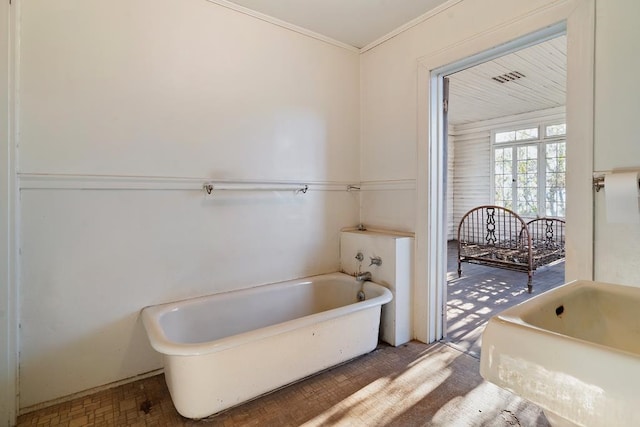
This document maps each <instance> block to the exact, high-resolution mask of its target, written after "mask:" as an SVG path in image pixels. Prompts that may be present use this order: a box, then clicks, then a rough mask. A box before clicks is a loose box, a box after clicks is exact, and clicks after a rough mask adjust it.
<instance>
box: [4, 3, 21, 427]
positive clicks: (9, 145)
mask: <svg viewBox="0 0 640 427" xmlns="http://www.w3.org/2000/svg"><path fill="white" fill-rule="evenodd" d="M11 3H13V4H11ZM11 3H10V2H6V1H5V2H3V3H2V5H1V6H0V21H1V22H3V23H4V24H6V25H0V28H2V33H1V34H0V80H2V83H1V84H0V103H1V105H0V129H1V131H0V170H1V171H2V172H1V173H0V218H1V221H0V223H1V225H0V425H3V426H5V425H6V426H12V425H15V424H16V421H17V412H18V363H19V361H18V273H17V271H18V250H17V248H18V245H17V237H16V236H17V229H18V227H17V225H16V224H17V219H16V218H17V207H18V200H19V199H18V190H17V175H16V167H17V163H16V151H17V149H16V135H17V132H16V101H15V99H16V83H15V82H16V69H17V68H16V67H17V66H16V64H17V60H16V57H17V45H18V43H17V40H16V38H17V34H18V29H17V22H18V19H17V14H18V12H17V7H18V4H17V2H15V1H14V2H11Z"/></svg>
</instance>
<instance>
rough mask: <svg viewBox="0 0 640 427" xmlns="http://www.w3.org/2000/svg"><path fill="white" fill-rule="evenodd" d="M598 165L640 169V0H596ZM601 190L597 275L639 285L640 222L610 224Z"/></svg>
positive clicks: (597, 167)
mask: <svg viewBox="0 0 640 427" xmlns="http://www.w3.org/2000/svg"><path fill="white" fill-rule="evenodd" d="M596 12H597V20H596V25H597V26H596V78H597V80H596V87H595V89H596V93H595V96H596V104H595V114H596V122H595V136H596V144H595V158H594V163H595V164H594V170H595V171H597V172H608V171H612V170H615V169H621V168H634V169H640V132H639V131H638V127H637V124H638V116H639V115H640V85H639V84H638V75H639V74H640V44H639V43H638V40H640V27H638V17H640V2H638V1H636V0H616V1H604V0H600V1H598V2H597V3H596ZM605 192H606V188H605V190H604V191H600V192H599V193H597V194H596V228H595V233H596V239H595V249H594V251H595V259H596V262H595V279H596V280H600V281H603V282H614V283H624V284H629V285H635V286H640V258H639V257H638V254H640V226H638V225H625V224H609V223H608V222H607V219H606V206H605V204H604V200H605V199H604V198H605Z"/></svg>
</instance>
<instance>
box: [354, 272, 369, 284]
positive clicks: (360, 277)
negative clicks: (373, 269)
mask: <svg viewBox="0 0 640 427" xmlns="http://www.w3.org/2000/svg"><path fill="white" fill-rule="evenodd" d="M356 280H357V281H358V282H366V281H371V280H372V279H371V273H369V272H368V271H365V272H362V273H360V274H358V275H357V276H356Z"/></svg>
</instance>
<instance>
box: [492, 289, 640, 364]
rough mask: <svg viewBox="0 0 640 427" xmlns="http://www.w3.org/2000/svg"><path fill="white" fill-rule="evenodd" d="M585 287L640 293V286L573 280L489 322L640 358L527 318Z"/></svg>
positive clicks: (511, 308) (616, 292) (618, 293)
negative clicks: (500, 323) (549, 327)
mask: <svg viewBox="0 0 640 427" xmlns="http://www.w3.org/2000/svg"><path fill="white" fill-rule="evenodd" d="M605 288H606V289H605ZM583 289H594V290H596V291H597V292H606V293H611V294H617V295H623V296H625V295H630V294H634V295H636V296H639V295H640V288H638V287H635V286H630V285H621V284H613V283H605V282H593V281H589V280H573V281H571V282H568V283H566V284H563V285H561V286H559V287H557V288H554V289H550V290H548V291H546V292H543V293H541V294H540V295H536V296H534V297H532V298H530V299H529V300H527V301H524V302H521V303H519V304H517V305H515V306H513V307H509V308H507V309H505V310H503V311H502V312H501V313H498V314H496V315H495V316H493V317H492V318H491V319H489V322H495V321H500V322H506V323H510V324H513V325H514V326H518V327H521V328H524V329H528V330H529V329H533V330H535V331H537V332H538V333H541V334H548V335H552V336H556V337H559V338H562V339H569V340H572V341H576V342H578V343H581V344H585V345H589V346H593V347H596V348H600V349H603V350H606V351H614V352H618V353H621V354H625V355H628V356H631V357H634V358H636V359H640V352H633V351H629V350H624V349H621V348H618V347H613V346H610V345H606V344H602V343H598V342H594V341H590V340H588V339H584V338H578V337H575V336H572V335H568V334H565V333H562V332H558V331H554V330H551V329H547V328H544V327H542V326H539V325H537V324H535V323H531V322H530V321H527V320H526V317H527V315H531V314H532V313H534V312H535V311H536V310H537V309H539V307H540V306H542V305H544V304H546V303H557V299H558V298H561V297H563V296H566V295H569V294H572V293H575V292H577V291H581V290H583ZM639 299H640V298H639Z"/></svg>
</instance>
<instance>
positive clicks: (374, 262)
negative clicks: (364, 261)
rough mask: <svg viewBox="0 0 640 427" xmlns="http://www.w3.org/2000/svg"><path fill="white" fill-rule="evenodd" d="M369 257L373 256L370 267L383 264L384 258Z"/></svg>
mask: <svg viewBox="0 0 640 427" xmlns="http://www.w3.org/2000/svg"><path fill="white" fill-rule="evenodd" d="M369 258H371V264H369V267H371V266H372V265H378V266H380V265H382V258H380V257H379V256H372V257H369Z"/></svg>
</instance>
